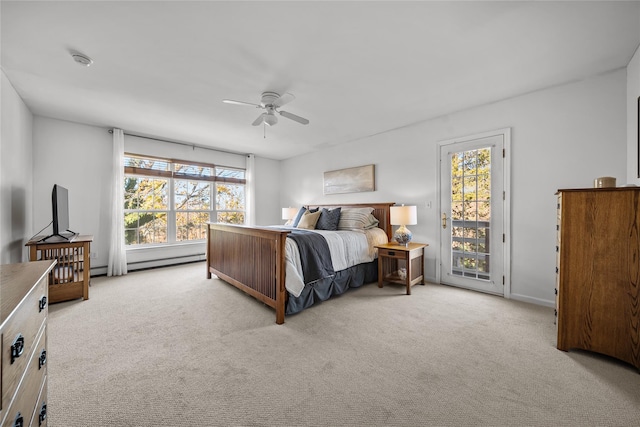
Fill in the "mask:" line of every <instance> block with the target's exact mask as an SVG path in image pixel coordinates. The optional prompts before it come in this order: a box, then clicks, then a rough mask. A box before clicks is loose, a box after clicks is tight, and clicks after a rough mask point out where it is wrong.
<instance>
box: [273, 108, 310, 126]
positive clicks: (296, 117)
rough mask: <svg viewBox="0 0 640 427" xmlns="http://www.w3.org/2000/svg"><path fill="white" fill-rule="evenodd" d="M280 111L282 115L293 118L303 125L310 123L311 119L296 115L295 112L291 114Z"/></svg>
mask: <svg viewBox="0 0 640 427" xmlns="http://www.w3.org/2000/svg"><path fill="white" fill-rule="evenodd" d="M278 113H280V115H281V116H283V117H286V118H287V119H291V120H293V121H296V122H298V123H301V124H303V125H308V124H309V120H307V119H305V118H304V117H300V116H296V115H295V114H291V113H288V112H286V111H278Z"/></svg>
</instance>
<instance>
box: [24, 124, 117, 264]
mask: <svg viewBox="0 0 640 427" xmlns="http://www.w3.org/2000/svg"><path fill="white" fill-rule="evenodd" d="M111 140H112V137H111V135H110V134H108V133H107V131H106V130H105V129H103V128H98V127H95V126H88V125H82V124H78V123H72V122H66V121H62V120H56V119H50V118H46V117H41V116H35V117H34V124H33V147H34V149H33V164H34V190H33V196H34V216H33V227H34V229H35V230H36V231H37V230H40V229H41V228H43V227H45V226H46V225H47V224H49V223H50V222H51V219H52V212H51V190H52V188H53V185H54V184H59V185H61V186H63V187H65V188H66V189H68V190H69V229H70V230H73V231H75V232H77V233H80V234H92V235H93V236H94V240H93V243H92V244H91V252H94V253H95V254H96V255H97V258H96V259H92V260H91V263H92V267H94V266H101V265H106V264H107V260H108V253H107V251H108V248H109V239H108V233H109V223H110V222H109V221H110V204H111V202H110V200H109V199H110V187H109V185H110V180H109V174H110V173H111V165H110V163H111V152H112V151H111ZM51 232H52V231H51V227H48V228H47V229H46V230H45V232H44V233H43V234H50V233H51ZM92 270H93V268H92Z"/></svg>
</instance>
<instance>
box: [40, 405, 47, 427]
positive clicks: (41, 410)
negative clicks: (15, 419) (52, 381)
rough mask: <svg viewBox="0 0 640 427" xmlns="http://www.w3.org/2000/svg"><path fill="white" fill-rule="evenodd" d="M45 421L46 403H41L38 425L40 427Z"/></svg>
mask: <svg viewBox="0 0 640 427" xmlns="http://www.w3.org/2000/svg"><path fill="white" fill-rule="evenodd" d="M46 419H47V402H42V408H40V415H38V425H39V426H41V425H42V423H43V422H44V420H46Z"/></svg>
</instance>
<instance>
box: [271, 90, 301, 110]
mask: <svg viewBox="0 0 640 427" xmlns="http://www.w3.org/2000/svg"><path fill="white" fill-rule="evenodd" d="M294 99H296V97H295V96H293V94H291V93H285V94H282V95H280V97H279V98H278V99H276V100H275V101H274V102H273V106H274V107H276V108H279V107H282V106H283V105H284V104H288V103H289V102H291V101H293V100H294Z"/></svg>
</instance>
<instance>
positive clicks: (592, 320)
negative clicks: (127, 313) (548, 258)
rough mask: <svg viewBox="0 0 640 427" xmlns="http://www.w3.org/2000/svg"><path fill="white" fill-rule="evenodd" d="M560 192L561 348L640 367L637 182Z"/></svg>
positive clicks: (639, 192) (558, 303)
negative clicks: (618, 186)
mask: <svg viewBox="0 0 640 427" xmlns="http://www.w3.org/2000/svg"><path fill="white" fill-rule="evenodd" d="M557 194H558V225H557V233H558V241H557V246H556V251H557V265H556V273H557V278H556V294H557V297H556V307H557V316H558V318H557V327H558V344H557V346H558V349H560V350H564V351H568V350H569V349H572V348H576V349H583V350H589V351H594V352H598V353H602V354H605V355H608V356H612V357H615V358H617V359H620V360H623V361H625V362H627V363H630V364H631V365H633V366H635V367H636V368H638V369H639V370H640V188H637V187H636V188H633V187H631V188H629V187H623V188H598V189H576V190H559V191H558V193H557Z"/></svg>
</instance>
